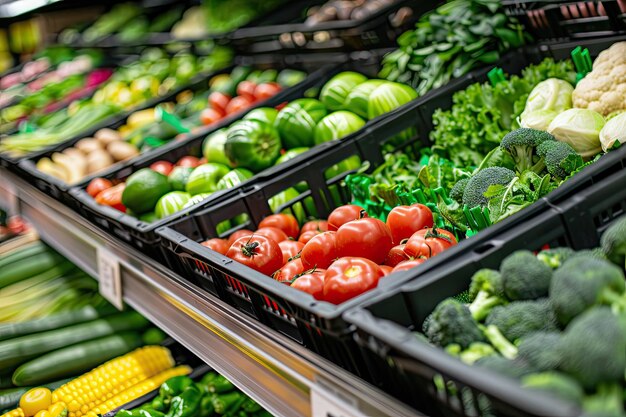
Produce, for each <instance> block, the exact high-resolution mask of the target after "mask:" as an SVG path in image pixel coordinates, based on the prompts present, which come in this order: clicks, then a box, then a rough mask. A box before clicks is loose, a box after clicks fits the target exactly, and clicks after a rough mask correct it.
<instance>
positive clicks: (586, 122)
mask: <svg viewBox="0 0 626 417" xmlns="http://www.w3.org/2000/svg"><path fill="white" fill-rule="evenodd" d="M604 123H605V122H604V118H603V117H602V115H601V114H600V113H597V112H595V111H593V110H589V109H569V110H565V111H564V112H563V113H560V114H559V115H558V116H556V117H555V118H554V120H552V122H551V123H550V126H549V127H548V132H549V133H551V134H552V135H553V136H554V137H555V138H557V139H558V140H560V141H561V142H565V143H568V144H569V145H570V146H571V147H572V148H574V150H575V151H576V152H578V153H579V154H580V156H582V157H583V158H591V157H592V156H594V155H596V154H598V153H599V152H600V151H602V145H601V144H600V131H601V130H602V128H603V127H604Z"/></svg>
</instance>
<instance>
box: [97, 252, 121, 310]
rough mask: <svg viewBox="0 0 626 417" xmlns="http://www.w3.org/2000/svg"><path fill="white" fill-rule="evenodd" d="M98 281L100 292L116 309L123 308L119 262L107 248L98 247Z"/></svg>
mask: <svg viewBox="0 0 626 417" xmlns="http://www.w3.org/2000/svg"><path fill="white" fill-rule="evenodd" d="M98 282H99V288H100V294H102V296H103V297H104V298H106V299H107V300H109V302H111V304H113V305H114V306H115V307H117V309H118V310H122V309H123V308H124V302H123V300H122V277H121V276H120V262H119V259H118V258H117V256H115V255H113V254H112V253H111V252H110V251H109V250H107V249H105V248H103V247H98Z"/></svg>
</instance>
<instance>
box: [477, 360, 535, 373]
mask: <svg viewBox="0 0 626 417" xmlns="http://www.w3.org/2000/svg"><path fill="white" fill-rule="evenodd" d="M474 365H475V366H480V367H482V368H486V369H489V370H490V371H493V372H496V373H498V374H501V375H504V376H508V377H509V378H514V379H519V378H521V377H523V376H524V375H528V374H532V373H534V372H536V371H535V370H534V369H532V367H530V366H529V365H528V364H527V363H525V362H524V361H521V360H517V359H515V360H511V359H507V358H503V357H502V356H497V355H494V356H485V357H484V358H481V359H479V360H477V361H476V362H474Z"/></svg>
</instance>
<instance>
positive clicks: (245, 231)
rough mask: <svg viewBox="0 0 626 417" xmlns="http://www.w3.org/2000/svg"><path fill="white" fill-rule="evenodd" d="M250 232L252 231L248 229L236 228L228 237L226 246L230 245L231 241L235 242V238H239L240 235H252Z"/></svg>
mask: <svg viewBox="0 0 626 417" xmlns="http://www.w3.org/2000/svg"><path fill="white" fill-rule="evenodd" d="M252 233H254V232H253V231H252V230H248V229H241V230H237V231H236V232H234V233H233V234H232V235H230V236H229V237H228V247H230V246H231V245H232V244H233V243H235V240H237V239H239V238H240V237H244V236H252Z"/></svg>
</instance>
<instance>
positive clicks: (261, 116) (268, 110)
mask: <svg viewBox="0 0 626 417" xmlns="http://www.w3.org/2000/svg"><path fill="white" fill-rule="evenodd" d="M277 115H278V110H276V109H275V108H273V107H259V108H257V109H254V110H252V111H251V112H250V113H248V114H246V115H245V116H244V117H243V118H244V120H256V121H258V122H261V123H269V124H274V121H275V120H276V116H277Z"/></svg>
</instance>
